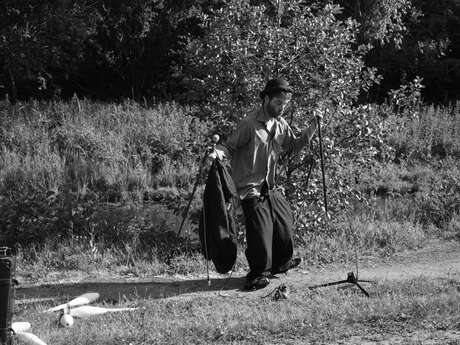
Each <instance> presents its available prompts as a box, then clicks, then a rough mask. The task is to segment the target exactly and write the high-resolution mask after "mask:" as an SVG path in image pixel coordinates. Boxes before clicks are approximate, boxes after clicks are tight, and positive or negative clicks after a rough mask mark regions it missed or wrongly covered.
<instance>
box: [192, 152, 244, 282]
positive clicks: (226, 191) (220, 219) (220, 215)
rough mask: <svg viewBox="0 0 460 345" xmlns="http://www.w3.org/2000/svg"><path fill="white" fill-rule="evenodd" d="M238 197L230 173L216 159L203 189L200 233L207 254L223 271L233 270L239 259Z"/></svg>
mask: <svg viewBox="0 0 460 345" xmlns="http://www.w3.org/2000/svg"><path fill="white" fill-rule="evenodd" d="M236 197H237V193H236V188H235V184H234V183H233V180H232V178H231V176H230V173H229V172H228V170H227V169H226V168H225V166H224V165H223V164H222V163H221V161H220V160H218V159H216V160H214V163H213V164H212V166H211V168H210V170H209V174H208V179H207V182H206V187H205V190H204V195H203V209H202V212H201V216H200V225H199V235H200V242H201V249H202V252H203V255H204V257H205V258H206V259H207V260H212V262H213V263H214V266H215V267H216V271H217V272H219V273H221V274H224V273H227V272H228V271H230V270H231V269H232V267H233V265H234V264H235V261H236V252H237V245H236V243H237V241H236V239H237V230H236V225H235V206H236V205H235V198H236ZM205 226H206V243H205V236H204V233H205V231H204V230H205Z"/></svg>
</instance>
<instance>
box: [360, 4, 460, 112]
mask: <svg viewBox="0 0 460 345" xmlns="http://www.w3.org/2000/svg"><path fill="white" fill-rule="evenodd" d="M412 7H413V10H412V11H411V12H412V13H415V14H417V15H416V16H411V15H408V16H406V17H405V19H404V26H405V27H406V28H407V34H406V35H405V36H404V38H403V39H402V41H401V43H400V45H399V46H395V45H394V44H391V43H390V44H385V45H382V46H376V47H375V49H373V50H372V51H371V52H370V53H369V54H368V55H367V57H366V63H367V65H369V66H377V67H378V68H379V72H380V73H381V74H382V76H383V81H382V83H381V85H379V86H378V87H376V88H374V89H372V90H371V95H374V96H377V97H376V99H379V100H383V99H384V98H385V97H386V94H387V92H388V91H389V90H390V89H395V88H397V87H398V85H400V84H407V83H408V81H409V80H412V79H414V78H415V77H416V76H420V77H421V78H422V79H423V80H424V83H425V86H426V87H425V89H424V92H423V96H424V99H425V100H426V101H429V102H436V103H443V104H447V103H448V102H450V101H455V100H456V99H458V97H459V87H458V83H457V80H458V78H459V74H458V71H459V68H458V67H459V64H460V60H459V59H460V49H459V48H460V46H459V44H458V39H457V31H458V30H457V28H458V25H459V21H460V7H459V6H458V3H457V1H456V0H442V1H430V0H412ZM373 99H375V98H373Z"/></svg>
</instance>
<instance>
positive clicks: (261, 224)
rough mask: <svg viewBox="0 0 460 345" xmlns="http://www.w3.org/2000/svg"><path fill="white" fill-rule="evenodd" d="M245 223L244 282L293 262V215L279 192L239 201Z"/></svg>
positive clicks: (268, 273)
mask: <svg viewBox="0 0 460 345" xmlns="http://www.w3.org/2000/svg"><path fill="white" fill-rule="evenodd" d="M242 208H243V213H244V217H245V220H246V241H247V249H246V258H247V260H248V264H249V269H250V271H249V273H248V275H247V279H253V278H256V277H260V276H269V275H270V274H272V273H276V272H279V271H282V270H283V269H284V268H285V267H287V266H288V265H289V260H290V259H291V258H292V253H293V241H292V227H293V213H292V210H291V208H290V206H289V204H288V202H287V201H286V199H285V198H284V196H283V195H282V194H281V192H279V191H276V190H275V191H270V192H269V194H268V195H267V196H261V197H258V198H257V197H256V198H250V199H244V200H242Z"/></svg>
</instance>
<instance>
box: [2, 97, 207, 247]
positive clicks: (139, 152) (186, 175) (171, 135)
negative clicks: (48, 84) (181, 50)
mask: <svg viewBox="0 0 460 345" xmlns="http://www.w3.org/2000/svg"><path fill="white" fill-rule="evenodd" d="M192 112H193V110H192V109H190V108H187V107H180V106H178V105H176V104H172V103H171V104H163V105H158V106H156V107H154V108H145V107H142V106H140V105H139V104H136V103H133V102H125V103H123V104H119V105H116V104H112V105H104V104H98V103H92V102H89V101H86V100H78V99H74V100H73V101H72V102H68V103H63V102H59V103H56V102H53V103H36V102H31V103H26V104H19V106H18V112H17V114H16V115H12V114H11V113H9V112H8V109H7V107H5V108H4V110H3V111H2V112H1V113H0V118H1V119H2V124H3V126H2V127H1V128H0V157H1V160H0V195H1V202H0V207H1V210H2V212H1V215H0V226H1V230H2V234H7V235H8V237H13V238H17V239H18V240H19V241H20V242H24V241H25V242H27V241H28V240H30V239H32V238H34V239H38V238H41V237H42V236H44V237H48V236H55V235H56V234H58V233H59V234H63V235H66V234H67V235H81V234H87V233H88V232H89V231H90V228H91V227H92V226H93V225H94V224H93V223H94V219H93V218H94V217H95V212H96V210H97V206H96V204H99V203H101V202H122V203H129V202H134V203H142V202H143V201H148V200H153V201H155V200H156V201H157V202H158V201H161V202H163V203H165V204H169V203H172V204H174V205H176V204H177V203H178V201H180V200H181V196H182V194H186V192H187V191H188V189H190V188H191V186H192V185H193V182H194V181H193V179H194V176H195V174H196V170H197V168H198V165H199V164H200V160H201V156H202V150H203V148H204V146H205V144H206V143H205V136H206V135H207V134H208V126H207V124H206V123H205V122H199V121H196V120H195V119H194V118H193V117H192V116H191V115H190V114H191V113H192ZM174 207H176V206H174ZM98 222H99V221H98V220H97V217H96V223H95V224H96V227H97V226H98V225H97V224H98ZM15 232H16V234H15ZM13 235H14V236H13ZM118 237H119V238H120V236H118Z"/></svg>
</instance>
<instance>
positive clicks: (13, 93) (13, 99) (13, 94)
mask: <svg viewBox="0 0 460 345" xmlns="http://www.w3.org/2000/svg"><path fill="white" fill-rule="evenodd" d="M6 68H7V70H8V76H9V77H10V97H9V99H10V103H11V105H12V106H13V107H14V106H15V105H16V103H17V101H18V89H17V87H16V79H15V78H14V74H13V71H12V70H11V66H10V64H9V63H8V64H7V67H6Z"/></svg>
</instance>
